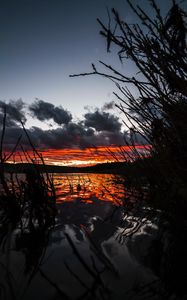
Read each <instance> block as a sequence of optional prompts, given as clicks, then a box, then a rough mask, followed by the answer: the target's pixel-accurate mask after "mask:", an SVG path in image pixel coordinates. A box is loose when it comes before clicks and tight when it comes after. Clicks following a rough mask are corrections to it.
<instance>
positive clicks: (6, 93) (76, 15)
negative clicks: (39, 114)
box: [0, 0, 172, 118]
mask: <svg viewBox="0 0 187 300" xmlns="http://www.w3.org/2000/svg"><path fill="white" fill-rule="evenodd" d="M157 2H158V4H159V5H161V7H162V9H164V10H166V9H167V8H168V7H169V5H170V4H171V3H172V1H171V0H164V1H163V0H159V1H157ZM136 3H139V4H140V5H143V7H145V8H147V1H146V0H139V1H138V0H137V1H136ZM106 7H108V8H111V7H115V8H117V9H118V10H119V12H120V14H121V15H122V16H123V17H124V18H125V19H126V20H127V21H128V22H133V21H134V19H133V17H132V14H131V11H130V9H129V7H128V6H127V4H126V3H125V0H11V1H10V0H4V1H3V0H1V1H0V99H1V100H9V99H18V98H22V99H23V101H25V102H26V103H31V102H33V101H34V99H35V98H36V97H37V98H39V99H43V100H45V101H49V102H51V103H53V104H55V105H62V106H63V107H64V108H66V109H68V110H70V111H71V112H72V113H73V115H76V116H77V117H78V118H80V117H81V114H83V113H84V106H85V105H89V106H102V105H103V104H104V103H105V102H107V101H111V100H114V99H115V98H114V96H113V95H112V91H113V89H114V87H113V85H112V83H111V82H109V81H107V80H105V79H102V78H97V77H89V78H88V77H87V78H85V77H84V78H69V77H68V76H69V74H72V73H79V72H85V71H89V70H90V64H91V63H92V62H94V63H96V62H97V61H98V60H104V61H106V62H110V63H111V64H112V65H117V66H118V68H119V69H121V70H122V69H123V67H122V66H121V65H120V63H119V62H118V60H117V58H116V56H115V55H113V54H107V53H106V45H105V41H104V40H103V38H102V37H101V36H100V35H99V29H100V27H99V25H98V23H97V21H96V18H97V17H100V18H101V19H102V20H106V21H107V13H106ZM124 68H125V72H127V73H128V72H131V71H132V70H133V67H131V66H130V65H129V64H128V65H127V66H125V67H124Z"/></svg>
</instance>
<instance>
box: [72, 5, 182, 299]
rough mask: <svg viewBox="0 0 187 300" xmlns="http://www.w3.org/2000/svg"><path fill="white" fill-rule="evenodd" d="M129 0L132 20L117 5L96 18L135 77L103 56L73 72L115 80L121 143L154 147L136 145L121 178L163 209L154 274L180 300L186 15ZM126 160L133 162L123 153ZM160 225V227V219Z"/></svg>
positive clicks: (175, 7)
mask: <svg viewBox="0 0 187 300" xmlns="http://www.w3.org/2000/svg"><path fill="white" fill-rule="evenodd" d="M127 2H128V4H129V6H130V7H131V9H132V11H133V13H134V14H135V16H136V18H137V19H138V20H139V22H138V23H137V24H128V23H127V22H126V21H125V20H123V19H122V18H121V17H120V12H117V11H116V10H115V9H112V10H111V12H108V24H104V23H103V22H102V21H101V20H100V19H98V22H99V24H100V26H101V31H100V34H101V35H102V36H103V37H104V38H105V40H106V45H107V51H108V52H111V51H117V55H118V57H119V59H120V61H121V63H122V64H124V70H125V63H126V60H131V61H132V63H133V64H134V65H135V66H136V69H137V72H136V73H135V74H134V76H129V75H128V74H127V73H126V72H125V71H124V73H122V72H121V71H119V70H118V69H116V68H115V67H113V66H112V65H109V64H106V63H105V62H103V61H100V65H99V66H97V65H94V64H92V71H91V72H90V73H83V74H78V75H71V76H72V77H74V76H88V75H97V76H103V77H105V78H107V79H110V80H112V81H113V82H114V83H115V85H116V87H117V89H118V93H114V94H115V96H116V98H117V100H118V103H117V104H116V106H117V107H118V109H119V110H120V111H121V112H122V113H123V115H124V118H123V122H124V124H125V125H126V128H127V129H128V132H129V136H128V138H126V137H124V140H125V143H126V145H134V146H135V145H136V144H139V143H141V142H143V143H145V144H149V145H151V146H152V148H151V152H150V157H149V158H145V157H143V156H142V155H140V154H139V153H136V149H135V147H134V152H135V153H136V155H135V156H136V159H137V157H138V161H137V162H136V163H135V164H133V163H131V164H130V165H131V167H130V168H129V172H127V173H126V174H125V176H124V183H125V186H126V188H127V190H129V193H130V195H131V197H133V195H136V197H137V199H138V200H139V201H141V200H143V199H146V203H148V205H150V207H154V208H155V209H159V210H161V211H162V213H163V216H164V218H165V220H167V221H166V222H168V224H169V226H170V234H171V240H170V247H169V248H167V250H166V249H165V248H164V246H163V243H162V242H161V241H160V242H158V243H157V246H158V248H157V252H158V253H160V259H159V261H160V263H161V261H162V262H164V263H165V266H164V267H163V265H162V263H161V265H162V267H163V268H162V270H161V269H159V274H160V276H161V278H162V280H163V281H165V282H167V286H168V287H169V288H171V289H172V288H173V289H174V290H175V291H177V293H178V297H179V299H180V296H181V295H184V294H185V295H186V287H185V282H187V260H186V255H185V253H186V251H187V246H186V245H187V47H186V33H187V27H186V12H185V11H184V10H183V9H182V2H181V3H180V4H179V3H177V1H172V3H171V9H170V10H169V12H168V13H167V14H166V15H165V16H163V13H162V11H161V10H160V8H159V7H158V6H157V4H156V1H154V0H151V1H149V3H150V9H151V11H152V13H154V17H153V16H150V15H149V13H147V12H146V11H144V10H143V9H142V8H141V7H140V6H138V5H137V6H136V5H134V4H133V1H130V0H127ZM137 95H138V96H137ZM126 158H127V159H128V158H129V159H130V161H132V157H128V153H126ZM137 191H138V192H137ZM129 193H127V200H129ZM145 196H146V197H145ZM160 226H161V227H162V228H163V231H164V230H165V229H164V226H163V223H162V222H161V224H160ZM155 247H156V245H155ZM155 249H156V248H155ZM165 250H166V251H167V253H168V256H167V255H166V253H165ZM159 261H157V264H158V266H160V263H159ZM182 272H183V274H182ZM179 295H180V296H179ZM185 297H186V296H184V299H185Z"/></svg>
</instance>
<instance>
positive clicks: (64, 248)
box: [0, 174, 175, 300]
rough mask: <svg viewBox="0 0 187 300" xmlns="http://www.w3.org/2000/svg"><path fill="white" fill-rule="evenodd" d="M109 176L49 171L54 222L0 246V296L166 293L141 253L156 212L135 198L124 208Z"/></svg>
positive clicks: (153, 231)
mask: <svg viewBox="0 0 187 300" xmlns="http://www.w3.org/2000/svg"><path fill="white" fill-rule="evenodd" d="M116 180H117V182H119V178H116V177H115V176H113V175H108V174H54V183H55V189H56V194H57V203H58V204H57V209H58V214H57V216H56V223H55V226H54V228H52V229H50V231H49V232H45V233H41V232H39V233H38V232H36V233H34V234H33V233H32V235H31V234H29V233H28V234H27V233H25V236H24V238H22V239H19V234H18V238H16V237H15V236H16V234H15V235H14V236H13V237H12V236H11V237H10V240H9V242H8V244H7V245H6V247H9V248H8V249H9V251H5V250H6V249H3V246H2V247H1V256H0V275H1V276H0V299H2V300H4V299H14V300H15V299H18V300H20V299H22V300H35V299H45V300H53V299H72V300H74V299H75V300H76V299H77V300H78V299H99V300H100V299H101V300H102V299H111V300H124V299H125V300H126V299H127V300H128V299H129V300H130V299H133V300H134V299H135V300H136V299H137V300H139V299H142V300H143V299H153V300H154V299H158V300H160V299H169V298H166V293H165V290H164V289H163V286H162V283H161V282H160V279H159V278H158V277H157V275H156V273H155V272H154V271H152V268H151V266H152V264H153V262H152V261H151V259H150V255H149V253H150V251H152V250H151V249H152V247H153V245H154V242H155V241H157V240H158V226H157V225H158V219H159V218H158V216H157V215H155V214H154V215H153V214H151V213H149V208H147V207H145V206H144V205H142V204H140V205H139V207H138V209H137V208H134V207H133V208H131V209H130V211H129V209H127V208H128V207H129V206H128V205H127V204H126V203H125V201H124V196H125V190H124V186H123V185H122V184H116V183H115V181H116ZM164 297H165V298H164ZM173 299H175V298H173Z"/></svg>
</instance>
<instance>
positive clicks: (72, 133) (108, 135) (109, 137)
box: [0, 100, 145, 150]
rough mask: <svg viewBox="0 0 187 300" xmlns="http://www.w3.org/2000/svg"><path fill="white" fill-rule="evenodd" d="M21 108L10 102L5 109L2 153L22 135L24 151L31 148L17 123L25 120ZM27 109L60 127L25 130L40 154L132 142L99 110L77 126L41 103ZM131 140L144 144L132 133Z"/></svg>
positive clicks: (62, 112) (111, 117) (58, 109)
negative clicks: (5, 122) (48, 150)
mask: <svg viewBox="0 0 187 300" xmlns="http://www.w3.org/2000/svg"><path fill="white" fill-rule="evenodd" d="M3 105H5V104H4V102H3V101H1V102H0V109H1V113H0V122H2V120H3V107H4V106H3ZM111 105H112V104H111ZM104 106H105V105H104ZM23 108H24V103H23V101H21V100H19V101H16V102H14V103H13V102H11V101H10V102H9V103H8V105H7V124H6V126H7V128H6V132H5V144H4V145H5V147H4V149H7V150H8V149H9V150H10V149H12V148H13V147H14V146H15V143H16V142H17V139H18V138H19V136H20V135H22V139H21V144H22V145H23V146H24V148H25V149H30V148H31V147H30V144H29V141H28V138H27V136H26V135H25V132H24V130H23V128H21V125H19V123H18V122H17V120H18V119H19V118H22V119H23V117H24V115H23V112H24V110H23ZM29 109H30V111H32V113H33V115H34V116H35V117H37V118H38V119H39V120H41V121H43V120H48V119H53V120H54V121H55V122H56V123H57V124H59V125H60V124H63V126H62V127H58V128H52V129H47V130H44V129H42V128H38V127H31V128H29V129H27V132H28V134H29V136H30V139H31V140H32V143H33V144H34V146H35V147H36V148H38V149H40V150H44V149H45V150H47V149H63V148H75V147H76V148H81V149H84V148H88V147H93V146H96V147H97V146H110V145H125V141H128V142H129V143H131V141H132V132H131V134H129V133H127V132H121V123H120V122H119V119H118V117H116V116H114V115H113V114H111V113H108V112H104V111H103V110H99V109H98V108H96V110H95V111H94V112H91V111H89V112H87V113H86V114H85V115H84V119H83V120H82V121H79V122H76V123H75V122H72V121H70V120H71V118H72V117H71V114H70V113H69V112H67V111H66V110H64V109H63V108H62V107H55V106H54V105H53V104H51V103H48V102H44V101H42V100H36V101H35V102H34V103H33V104H32V105H30V107H29ZM133 139H134V140H135V141H140V142H141V143H143V140H142V137H141V135H140V134H138V133H133ZM144 142H145V141H144ZM137 143H138V142H137Z"/></svg>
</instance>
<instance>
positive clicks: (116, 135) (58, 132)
mask: <svg viewBox="0 0 187 300" xmlns="http://www.w3.org/2000/svg"><path fill="white" fill-rule="evenodd" d="M27 132H28V134H29V136H30V138H31V140H32V143H33V144H34V146H35V147H36V148H39V149H45V150H46V149H62V148H74V147H78V148H82V149H84V148H87V147H93V146H109V145H123V144H124V138H123V133H121V132H117V131H116V132H110V131H103V132H96V131H94V130H93V129H92V128H87V127H85V126H84V123H83V122H80V123H78V124H76V123H69V124H67V125H65V126H64V127H58V128H56V129H49V130H43V129H41V128H38V127H32V128H30V129H27ZM21 134H22V139H21V144H22V145H23V146H24V147H25V148H26V149H28V148H30V145H29V141H28V139H27V137H26V135H25V133H24V132H23V129H22V128H20V127H9V128H7V129H6V136H5V144H6V148H7V149H12V148H13V146H14V145H15V143H16V141H17V139H18V137H19V136H20V135H21Z"/></svg>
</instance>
